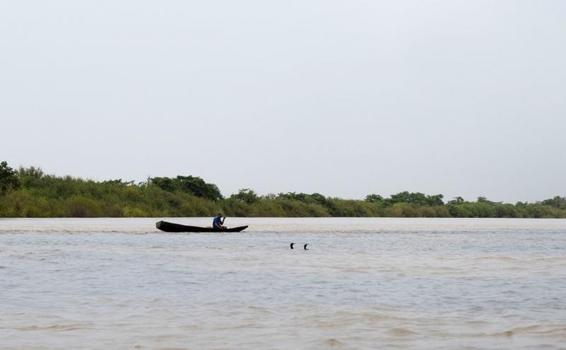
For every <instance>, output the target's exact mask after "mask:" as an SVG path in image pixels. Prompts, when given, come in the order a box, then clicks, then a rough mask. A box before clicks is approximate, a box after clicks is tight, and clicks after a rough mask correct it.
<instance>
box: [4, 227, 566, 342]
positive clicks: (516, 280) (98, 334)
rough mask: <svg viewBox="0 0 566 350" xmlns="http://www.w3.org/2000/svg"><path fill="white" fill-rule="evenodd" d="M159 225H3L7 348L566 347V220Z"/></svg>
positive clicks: (5, 338)
mask: <svg viewBox="0 0 566 350" xmlns="http://www.w3.org/2000/svg"><path fill="white" fill-rule="evenodd" d="M229 220H230V219H229ZM155 221H156V220H155V219H43V220H39V219H32V220H22V219H20V220H12V219H9V220H5V219H4V220H0V348H19V349H23V348H25V349H34V348H37V349H59V348H75V349H81V348H84V349H88V348H113V349H124V348H142V349H143V348H163V349H165V348H189V349H234V348H239V349H244V348H255V349H291V348H306V349H328V348H337V349H364V348H367V349H375V348H400V349H411V348H419V349H455V348H466V347H468V348H474V349H476V348H477V349H492V348H514V349H520V348H525V349H527V348H528V349H531V348H533V347H536V348H539V347H540V348H548V349H559V348H561V347H562V346H563V344H564V343H565V342H566V304H565V303H564V300H565V299H566V221H565V220H505V219H497V220H479V219H231V220H230V221H227V224H229V225H230V226H232V225H234V226H236V225H240V224H247V223H249V224H250V225H251V226H250V229H249V230H248V231H246V232H243V233H231V234H169V233H161V232H158V231H157V230H156V229H155V227H154V222H155ZM171 221H178V222H182V223H187V224H194V225H206V224H209V221H210V220H209V219H208V218H202V219H176V220H173V219H171ZM290 242H297V243H298V244H299V245H298V249H294V250H291V249H289V243H290ZM307 242H308V243H309V247H310V249H311V250H308V251H304V250H303V249H302V244H304V243H307Z"/></svg>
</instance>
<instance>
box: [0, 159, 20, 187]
mask: <svg viewBox="0 0 566 350" xmlns="http://www.w3.org/2000/svg"><path fill="white" fill-rule="evenodd" d="M18 187H20V179H19V178H18V176H17V173H16V172H15V171H14V169H12V168H10V167H9V166H8V163H7V162H6V161H3V162H0V194H5V193H6V192H8V191H10V190H14V189H17V188H18Z"/></svg>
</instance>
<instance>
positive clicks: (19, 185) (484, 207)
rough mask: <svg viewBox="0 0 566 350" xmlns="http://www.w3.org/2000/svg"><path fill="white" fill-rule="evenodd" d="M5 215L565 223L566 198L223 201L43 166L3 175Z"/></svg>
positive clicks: (245, 194)
mask: <svg viewBox="0 0 566 350" xmlns="http://www.w3.org/2000/svg"><path fill="white" fill-rule="evenodd" d="M0 170H1V171H0V217H199V216H212V215H215V214H216V213H217V212H222V213H223V214H224V215H227V216H239V217H480V218H497V217H499V218H566V198H564V197H554V198H552V199H547V200H543V201H540V202H536V203H524V202H518V203H514V204H511V203H501V202H493V201H490V200H488V199H486V198H483V197H480V198H478V199H476V200H475V201H467V200H464V199H463V198H460V197H457V198H454V199H452V200H449V201H447V202H446V201H445V200H444V196H443V195H441V194H436V195H426V194H423V193H419V192H400V193H397V194H394V195H391V196H389V197H382V196H380V195H377V194H370V195H368V196H367V197H366V198H365V199H363V200H355V199H342V198H335V197H327V196H324V195H322V194H319V193H311V194H307V193H294V192H291V193H279V194H268V195H258V194H257V193H255V192H254V191H253V190H251V189H242V190H240V191H239V192H238V193H235V194H232V195H230V196H229V197H224V196H223V195H222V194H221V192H220V190H219V189H218V187H217V186H216V185H215V184H211V183H207V182H206V181H204V180H203V179H201V178H199V177H194V176H177V177H175V178H167V177H156V178H150V179H148V180H147V181H145V182H141V183H135V182H133V181H122V180H121V179H118V180H107V181H93V180H86V179H81V178H75V177H70V176H64V177H60V176H55V175H46V174H44V173H43V171H41V170H40V169H38V168H33V167H32V168H20V169H19V170H13V169H11V168H10V167H8V165H7V164H6V163H5V162H3V163H2V167H1V169H0Z"/></svg>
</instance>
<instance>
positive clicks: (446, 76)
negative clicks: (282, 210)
mask: <svg viewBox="0 0 566 350" xmlns="http://www.w3.org/2000/svg"><path fill="white" fill-rule="evenodd" d="M0 121H1V123H0V128H1V129H0V130H1V131H0V160H6V161H8V162H9V164H10V165H11V166H13V167H17V166H20V165H23V166H32V165H34V166H39V167H41V168H43V169H44V171H46V172H48V173H54V174H57V175H66V174H70V175H74V176H81V177H88V178H92V179H117V178H122V179H124V180H136V181H141V180H144V179H145V178H147V177H148V176H175V175H188V174H191V175H196V176H201V177H203V178H204V179H205V180H207V181H210V182H213V183H216V184H217V185H218V186H219V187H220V189H221V191H222V192H223V193H224V194H225V195H229V194H230V193H233V192H235V191H237V190H238V189H239V188H243V187H251V188H253V189H255V190H256V191H257V192H259V193H261V194H266V193H278V192H287V191H300V192H309V193H311V192H320V193H323V194H325V195H329V196H340V197H345V198H363V197H364V196H365V195H367V194H369V193H380V194H383V195H389V194H391V193H396V192H399V191H403V190H409V191H420V192H425V193H428V194H435V193H443V194H445V195H446V197H447V198H448V199H450V198H451V197H454V196H457V195H461V196H463V197H464V198H466V199H475V198H476V197H478V196H487V197H488V198H490V199H493V200H499V201H512V202H514V201H518V200H528V201H535V200H541V199H545V198H548V197H551V196H554V195H562V196H564V195H566V135H565V134H566V1H562V0H556V1H552V0H548V1H544V0H532V1H521V0H515V1H506V0H498V1H492V0H485V1H482V0H474V1H469V0H444V1H442V0H435V1H433V0H430V1H423V0H414V1H371V0H366V1H359V0H348V1H337V0H300V1H289V0H286V1H265V0H257V1H247V0H240V1H228V0H225V1H222V0H218V1H214V0H213V1H184V0H183V1H181V0H179V1H140V0H122V1H119V0H110V1H106V0H105V1H101V0H96V1H76V0H69V1H61V0H51V1H44V0H40V1H26V0H18V1H3V2H1V3H0Z"/></svg>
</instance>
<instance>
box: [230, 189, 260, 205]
mask: <svg viewBox="0 0 566 350" xmlns="http://www.w3.org/2000/svg"><path fill="white" fill-rule="evenodd" d="M230 199H234V200H239V201H243V202H246V203H248V204H252V203H255V202H257V201H258V200H259V196H258V195H257V194H256V193H255V192H254V191H253V190H251V189H249V188H242V189H241V190H240V191H238V193H235V194H233V195H231V196H230Z"/></svg>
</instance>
